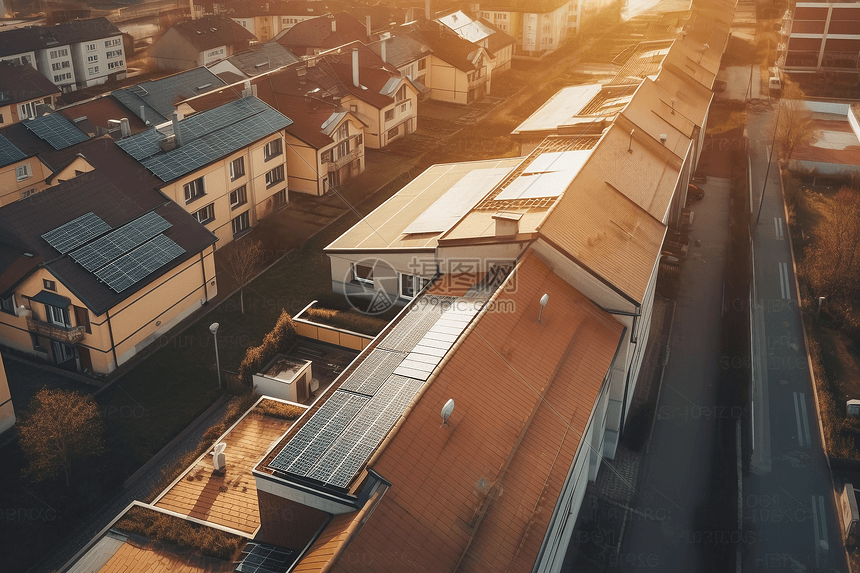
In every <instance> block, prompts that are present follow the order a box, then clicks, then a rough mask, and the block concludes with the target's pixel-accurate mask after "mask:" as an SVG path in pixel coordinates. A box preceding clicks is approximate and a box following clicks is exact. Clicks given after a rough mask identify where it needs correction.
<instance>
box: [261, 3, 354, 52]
mask: <svg viewBox="0 0 860 573" xmlns="http://www.w3.org/2000/svg"><path fill="white" fill-rule="evenodd" d="M275 41H277V42H278V43H279V44H280V45H282V46H283V47H284V48H286V49H288V50H289V51H290V52H292V53H294V54H296V55H297V56H299V57H302V56H315V55H317V54H319V53H320V52H325V51H327V50H332V49H335V48H338V47H340V46H343V45H344V44H348V43H350V42H355V41H359V42H365V43H366V42H367V41H368V30H367V28H366V26H365V25H364V24H362V23H361V22H359V21H358V20H357V19H356V18H355V17H353V16H351V15H349V14H347V13H346V12H338V13H336V14H326V15H325V16H319V17H317V18H312V19H310V20H305V21H303V22H298V23H297V24H295V25H294V26H292V27H291V28H290V29H288V30H285V31H283V32H281V33H280V34H278V35H277V36H276V37H275Z"/></svg>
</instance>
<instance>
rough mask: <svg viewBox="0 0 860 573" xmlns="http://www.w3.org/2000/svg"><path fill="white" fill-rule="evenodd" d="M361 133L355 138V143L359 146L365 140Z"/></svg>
mask: <svg viewBox="0 0 860 573" xmlns="http://www.w3.org/2000/svg"><path fill="white" fill-rule="evenodd" d="M361 135H362V134H360V133H359V134H358V136H357V137H356V138H355V145H356V147H357V146H359V145H361V142H362V141H363V138H362V137H361Z"/></svg>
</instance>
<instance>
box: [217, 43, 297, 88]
mask: <svg viewBox="0 0 860 573" xmlns="http://www.w3.org/2000/svg"><path fill="white" fill-rule="evenodd" d="M298 61H299V58H297V57H296V56H295V54H293V53H292V52H290V51H289V50H287V49H286V48H284V47H283V46H281V45H280V44H279V43H277V42H275V41H269V42H266V43H264V44H257V45H255V46H251V48H249V49H247V50H245V51H244V52H239V53H237V54H233V55H232V56H230V57H229V58H227V59H226V60H221V61H220V62H216V63H214V64H211V65H210V66H209V71H211V72H212V73H213V74H216V75H217V76H218V77H219V78H221V79H222V80H223V81H224V82H226V83H228V84H234V83H236V82H240V81H243V80H247V79H248V78H252V77H254V76H258V75H260V74H264V73H266V72H271V71H272V70H276V69H278V68H281V67H283V66H288V65H290V64H293V63H295V62H298Z"/></svg>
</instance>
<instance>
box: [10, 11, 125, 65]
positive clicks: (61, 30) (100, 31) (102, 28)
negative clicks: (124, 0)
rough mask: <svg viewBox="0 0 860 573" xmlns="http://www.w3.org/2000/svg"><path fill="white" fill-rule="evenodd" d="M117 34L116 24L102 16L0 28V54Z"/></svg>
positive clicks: (28, 50)
mask: <svg viewBox="0 0 860 573" xmlns="http://www.w3.org/2000/svg"><path fill="white" fill-rule="evenodd" d="M120 34H121V32H120V31H119V30H118V29H117V27H116V26H114V25H113V24H111V22H110V20H108V19H107V18H104V17H99V18H91V19H89V20H74V21H72V22H65V23H63V24H57V25H56V26H32V27H29V28H17V29H14V30H7V31H4V32H0V56H10V55H13V54H21V53H24V52H32V51H35V50H39V49H42V48H51V47H54V46H65V45H69V44H74V43H78V42H87V41H89V40H98V39H100V38H108V37H111V36H118V35H120Z"/></svg>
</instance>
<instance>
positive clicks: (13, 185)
mask: <svg viewBox="0 0 860 573" xmlns="http://www.w3.org/2000/svg"><path fill="white" fill-rule="evenodd" d="M47 171H48V170H47V168H46V167H45V166H44V165H43V164H42V162H41V161H39V158H38V157H37V156H35V155H29V156H28V155H27V154H26V153H24V152H23V151H21V150H20V149H18V148H17V147H15V145H14V144H13V143H12V142H11V141H9V140H8V139H6V138H5V137H4V136H2V135H0V190H2V191H0V206H2V205H6V204H8V203H12V202H14V201H18V200H19V199H23V198H26V197H29V196H31V195H33V194H34V193H37V192H39V191H41V190H42V189H43V188H44V187H45V185H44V181H45V177H47V173H46V172H47Z"/></svg>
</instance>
